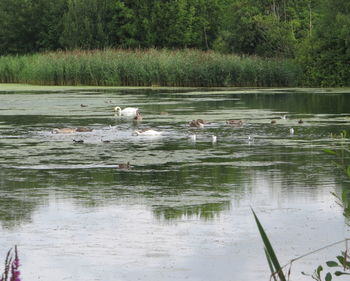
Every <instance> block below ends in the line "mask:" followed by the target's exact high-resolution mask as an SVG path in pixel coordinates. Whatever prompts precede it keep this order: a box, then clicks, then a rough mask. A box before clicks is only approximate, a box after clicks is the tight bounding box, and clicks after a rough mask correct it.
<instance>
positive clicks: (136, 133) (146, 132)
mask: <svg viewBox="0 0 350 281" xmlns="http://www.w3.org/2000/svg"><path fill="white" fill-rule="evenodd" d="M161 134H162V133H161V132H159V131H156V130H153V129H144V130H135V131H134V133H133V135H134V136H160V135H161Z"/></svg>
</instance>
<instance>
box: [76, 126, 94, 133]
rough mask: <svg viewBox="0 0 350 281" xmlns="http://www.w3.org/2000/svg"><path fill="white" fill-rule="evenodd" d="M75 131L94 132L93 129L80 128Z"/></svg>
mask: <svg viewBox="0 0 350 281" xmlns="http://www.w3.org/2000/svg"><path fill="white" fill-rule="evenodd" d="M75 131H76V132H79V133H84V132H92V131H93V130H92V129H91V128H86V127H79V128H76V129H75Z"/></svg>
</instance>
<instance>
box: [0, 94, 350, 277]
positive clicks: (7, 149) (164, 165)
mask: <svg viewBox="0 0 350 281" xmlns="http://www.w3.org/2000/svg"><path fill="white" fill-rule="evenodd" d="M0 100H1V103H0V224H1V229H2V230H3V231H5V232H6V233H7V234H6V237H7V238H5V240H4V239H2V240H1V239H0V245H1V244H4V243H7V242H8V241H10V240H11V235H13V234H14V233H19V234H20V235H23V237H24V238H23V239H24V240H25V239H26V238H28V241H31V243H32V245H34V246H32V248H31V247H30V246H28V245H27V244H26V243H25V242H22V243H23V244H24V245H23V247H24V248H25V247H27V248H28V249H30V250H33V251H34V249H33V247H35V251H39V252H40V251H42V252H45V250H44V249H45V247H47V248H49V249H53V248H52V246H49V244H50V241H51V240H52V239H58V240H57V241H59V242H58V244H59V246H58V248H60V249H58V248H57V249H56V248H54V249H53V253H54V255H57V256H63V257H64V260H60V261H58V262H57V260H56V259H55V258H54V257H53V256H50V259H53V260H54V261H53V262H52V263H50V262H49V261H48V262H47V267H48V268H50V267H51V268H52V266H53V264H55V262H57V263H58V264H59V268H64V266H67V261H68V260H69V259H70V258H71V255H70V253H69V251H68V252H67V250H61V248H62V249H64V248H67V247H68V248H69V247H71V244H70V241H69V239H68V237H67V239H63V238H60V237H58V236H57V234H56V233H55V231H58V232H59V233H60V234H61V235H62V234H63V235H68V234H67V233H69V234H70V235H72V236H73V237H75V238H76V239H77V240H78V237H79V236H80V235H81V236H82V237H86V240H87V241H88V243H90V244H92V245H95V246H91V248H85V247H83V246H82V242H77V245H78V246H77V247H78V248H74V247H72V248H71V249H72V251H73V252H74V254H73V256H76V257H81V256H82V255H85V254H86V259H87V260H85V261H84V262H83V263H82V264H81V263H80V262H79V261H77V260H74V262H75V263H76V264H78V265H81V267H79V266H78V268H80V269H82V268H84V267H86V266H91V264H93V261H92V260H93V258H92V257H95V256H94V254H93V253H94V251H97V252H98V253H100V255H97V256H96V257H97V258H101V257H107V258H110V259H111V264H110V266H105V267H104V266H102V267H99V269H97V271H99V270H100V272H107V274H112V272H113V274H112V275H115V274H116V273H115V271H113V270H112V269H111V268H110V267H112V266H113V265H114V264H115V263H117V264H119V265H120V263H119V259H120V260H123V259H124V260H129V261H130V264H129V267H130V270H127V269H125V271H124V273H125V276H123V274H121V275H118V274H120V273H118V274H117V276H119V277H120V280H135V279H133V278H134V277H137V278H141V279H143V280H171V279H172V280H180V279H184V277H185V276H184V275H183V274H180V273H179V272H180V271H177V270H175V272H176V273H175V272H174V270H170V269H169V268H170V267H171V265H170V264H169V262H164V261H162V262H161V261H160V260H159V257H165V256H166V257H169V259H170V260H171V258H170V257H173V255H172V254H169V251H175V250H174V249H178V246H179V245H181V247H183V248H181V250H180V251H179V254H175V255H174V259H175V261H174V260H173V264H176V265H177V266H180V265H179V264H182V265H183V264H185V263H186V261H185V260H186V258H185V257H187V258H188V259H189V260H190V261H187V262H189V264H190V265H191V266H193V270H194V271H195V272H197V274H198V276H199V275H200V276H202V274H200V273H199V272H198V271H199V270H198V268H200V267H203V264H200V266H198V267H196V261H194V260H196V258H195V257H198V255H199V254H200V253H201V254H203V255H202V256H203V258H201V259H200V260H201V262H203V263H204V264H208V256H209V257H212V256H211V254H209V251H212V252H214V253H216V254H218V255H223V256H224V255H227V253H225V254H223V252H226V250H222V247H223V245H225V249H231V250H232V253H236V254H237V256H239V255H238V252H239V251H243V250H240V249H241V248H239V247H240V246H239V247H238V246H237V245H245V246H246V247H247V248H248V249H249V250H248V252H250V253H251V255H250V256H249V257H247V260H248V258H250V259H251V258H252V255H253V252H254V251H255V252H256V248H254V249H253V248H252V246H249V245H247V244H249V242H247V240H245V239H248V238H249V237H250V238H251V237H252V235H253V234H254V235H255V234H257V232H256V229H255V226H254V224H250V223H248V222H247V221H249V219H250V218H251V214H250V211H249V206H250V205H254V206H255V207H256V208H257V209H258V210H259V208H260V210H261V209H262V210H265V212H268V213H271V214H272V215H274V216H275V219H271V220H272V221H271V222H267V228H269V227H270V228H271V229H275V231H276V232H274V233H275V237H274V238H275V239H278V237H284V236H283V235H284V234H283V233H284V232H285V230H286V229H288V231H290V233H291V234H290V235H291V236H293V235H294V236H295V235H300V236H302V235H304V234H299V233H298V231H299V232H301V230H300V228H301V227H302V226H301V224H302V223H308V226H309V225H310V226H309V227H310V228H311V227H314V228H316V227H317V226H315V223H316V221H317V214H316V210H318V211H320V210H322V212H323V211H324V212H325V213H326V215H325V218H326V217H327V219H328V218H331V219H330V220H334V219H335V218H337V216H338V215H339V214H340V213H341V211H339V210H338V209H336V208H335V207H332V208H333V209H332V210H331V211H329V210H328V209H327V208H329V206H333V205H332V204H335V203H334V202H335V199H334V197H332V195H331V194H330V192H331V191H334V192H338V193H341V192H339V191H341V188H342V186H343V185H344V183H343V181H342V180H340V178H339V177H338V176H337V174H336V173H335V167H334V165H333V164H332V163H331V160H332V157H331V156H330V155H327V154H325V153H323V152H322V149H324V148H327V147H329V145H330V144H331V143H332V141H333V140H332V139H331V138H330V133H338V132H339V131H340V130H343V129H349V127H350V109H349V108H348V107H347V105H348V104H350V95H348V94H346V93H332V94H329V93H320V92H316V91H314V92H313V91H312V90H307V91H300V90H299V91H295V90H287V89H286V90H279V89H277V90H262V91H259V90H249V91H248V90H242V91H215V92H203V91H193V90H191V91H185V90H183V91H182V92H179V91H174V90H173V91H172V90H168V91H165V90H138V91H131V90H123V91H116V90H96V91H92V92H87V91H86V92H84V91H79V92H78V91H68V92H66V93H59V94H57V93H38V94H36V93H30V94H29V93H25V94H21V93H11V94H0ZM81 104H84V105H86V106H84V107H81V106H80V105H81ZM117 105H118V106H121V107H125V106H136V107H139V108H140V109H141V112H142V114H143V116H144V119H143V121H141V122H138V123H134V122H132V121H130V120H127V119H123V118H118V117H115V116H114V113H113V108H114V107H115V106H117ZM164 112H166V114H164ZM283 115H286V116H287V118H286V119H282V118H281V116H283ZM198 118H201V119H204V120H206V121H207V122H208V123H207V124H206V125H205V127H204V128H203V129H196V128H190V127H189V126H188V122H189V121H191V120H193V119H198ZM229 119H239V120H243V125H242V126H230V125H228V124H226V120H229ZM300 119H303V121H304V122H303V123H302V124H299V123H298V121H299V120H300ZM271 120H276V123H275V124H271ZM57 127H72V128H75V127H90V128H92V129H93V131H92V132H86V133H75V134H52V129H53V128H57ZM145 128H154V129H157V130H159V131H161V132H162V135H161V136H160V137H157V138H147V137H138V136H134V135H133V131H134V130H135V129H145ZM290 128H293V129H294V134H293V135H291V134H290ZM193 134H195V135H196V140H195V141H193V140H192V141H191V138H190V136H192V135H193ZM212 135H215V136H217V142H216V143H214V144H213V142H212ZM73 140H82V141H83V142H82V143H75V142H74V141H73ZM105 141H108V142H105ZM127 162H130V164H131V168H130V169H128V170H123V169H118V168H117V167H118V163H127ZM273 210H277V211H278V212H282V213H283V212H285V213H283V214H281V215H276V214H275V213H273ZM288 210H292V211H288ZM296 214H301V215H302V216H303V215H306V216H310V217H309V219H308V221H307V222H305V221H303V220H302V221H300V218H299V219H298V218H296V217H294V216H296ZM309 214H311V215H309ZM286 217H288V219H292V220H293V219H294V220H295V221H296V223H295V224H296V225H298V226H296V227H295V229H294V230H293V229H289V228H288V227H286V226H285V225H283V222H284V219H285V218H286ZM111 218H113V222H112V221H111ZM325 220H326V219H325ZM56 221H57V222H58V221H59V222H60V224H62V225H65V228H64V229H61V226H57V225H56V223H57V222H56ZM265 222H266V221H265ZM45 223H46V224H47V226H45V225H41V224H45ZM111 223H112V224H113V225H114V226H115V228H116V229H118V231H117V233H118V235H120V236H121V237H122V238H121V240H118V239H116V238H115V237H114V234H112V232H109V231H112V230H111V229H110V225H109V224H111ZM331 223H332V224H334V229H337V228H341V227H343V222H341V220H340V222H339V221H338V220H337V221H332V222H331ZM183 224H185V225H186V226H184V225H183ZM274 224H277V227H275V226H274ZM318 224H319V222H317V223H316V225H318ZM91 225H94V226H91ZM178 225H180V226H178ZM177 227H180V229H178V228H177ZM182 227H184V229H186V230H184V229H182V230H181V228H182ZM211 227H215V230H212V228H211ZM95 228H100V229H101V231H99V230H97V229H95ZM216 228H217V229H216ZM67 229H68V230H67ZM102 229H105V230H106V231H105V232H104V231H102ZM219 229H224V231H220V230H219ZM276 229H277V230H276ZM39 230H40V231H42V232H43V233H46V234H47V235H48V238H43V237H42V235H41V234H39V233H38V232H39ZM84 230H86V233H87V234H84V233H83V232H84ZM172 230H174V231H176V233H178V234H179V233H180V237H184V240H186V239H187V240H186V241H182V240H181V241H180V238H179V237H177V238H170V240H168V242H167V243H168V244H169V247H171V249H172V250H169V249H168V248H166V247H167V246H165V245H162V242H161V241H165V240H167V239H169V237H172V236H171V235H170V232H171V231H172ZM65 231H66V232H67V233H66V232H65ZM94 231H96V232H97V233H99V235H100V236H98V235H96V236H95V234H94ZM130 231H133V232H132V234H133V235H134V236H135V237H136V238H137V239H140V241H141V240H142V239H143V237H142V233H151V232H152V233H155V232H156V233H157V231H159V233H158V234H157V236H156V237H157V239H155V238H151V237H148V236H147V235H146V237H148V238H145V239H146V240H147V239H149V241H152V242H149V244H148V246H147V245H141V246H140V245H139V244H138V243H141V242H135V241H134V240H133V239H131V237H133V236H130V237H129V239H128V237H127V236H126V235H127V234H126V233H130ZM182 231H183V232H182ZM293 231H294V232H293ZM184 233H185V234H184ZM208 233H209V234H208ZM308 233H312V229H309V232H305V235H308ZM338 234H339V235H340V236H341V235H342V232H341V231H340V232H335V233H333V236H337V235H338ZM89 235H90V236H89ZM206 235H208V237H209V238H208V239H209V240H210V241H211V242H212V243H213V244H212V245H211V246H207V248H205V249H206V250H205V249H204V250H201V249H200V246H201V245H203V244H201V243H200V242H203V243H204V242H205V238H204V237H206ZM279 235H280V236H279ZM310 235H311V234H310ZM110 236H113V237H110ZM272 236H274V234H272ZM276 236H277V237H276ZM333 236H332V237H333ZM92 237H95V238H92ZM215 237H219V238H217V239H218V241H220V242H215V241H217V240H215V239H216V238H215ZM330 237H331V236H330ZM110 238H111V239H112V242H111V244H112V245H113V246H114V247H118V249H119V250H120V252H119V253H118V255H117V254H116V253H115V252H113V254H110V253H108V250H107V249H108V248H109V246H108V245H105V244H106V241H107V240H108V239H110ZM136 238H135V239H136ZM40 239H42V241H43V242H39V241H41V240H40ZM82 239H83V238H82ZM106 239H107V240H106ZM171 239H174V240H171ZM177 239H179V240H177ZM197 239H198V241H197ZM231 239H233V240H234V242H232V241H231ZM290 239H292V238H290ZM175 240H176V241H175ZM316 240H317V241H316ZM113 241H114V242H113ZM121 241H123V243H125V244H123V243H122V242H121ZM213 241H214V242H213ZM305 241H309V240H308V239H307V238H306V240H305ZM258 242H259V241H257V242H256V243H258ZM316 242H317V243H318V244H322V242H324V239H323V238H322V237H318V239H315V243H316ZM186 243H188V244H186ZM232 243H233V244H232ZM90 244H89V245H90ZM168 244H166V245H168ZM170 244H171V245H170ZM185 244H186V245H185ZM127 245H131V247H133V250H130V249H129V248H128V246H127ZM254 245H258V244H254ZM303 245H304V246H305V244H303ZM89 247H90V246H89ZM138 247H139V249H138ZM158 247H159V248H161V249H160V250H159V252H157V251H156V250H152V249H157V248H158ZM236 247H238V248H239V249H238V248H236ZM249 247H251V248H249ZM300 248H302V246H301V247H300ZM145 252H146V253H145ZM192 252H193V253H194V252H195V254H193V255H192ZM232 253H231V254H230V255H228V256H229V258H230V259H231V260H232V263H233V262H234V261H236V262H237V264H238V260H237V259H236V258H234V257H232ZM45 254H46V255H47V253H45ZM293 254H294V253H286V254H285V255H286V257H291V255H293ZM115 256H118V258H117V259H118V262H117V261H115V263H113V262H112V260H113V258H115ZM134 256H136V257H138V258H145V257H147V258H148V259H147V260H149V261H152V262H155V264H158V265H159V264H160V265H163V266H165V267H166V268H167V269H169V271H168V272H170V273H169V276H172V277H169V276H164V275H161V276H158V275H157V276H158V277H156V278H155V276H156V274H154V272H153V271H152V272H153V273H152V274H153V275H152V274H150V275H147V276H148V277H147V278H142V274H141V273H140V272H141V271H140V272H138V269H140V268H141V264H139V263H137V262H135V261H134V260H133V257H134ZM190 257H191V258H190ZM32 259H35V260H36V261H37V262H38V264H40V262H42V259H40V258H34V257H33V256H31V257H30V260H32ZM90 259H91V260H90ZM202 259H204V260H202ZM220 260H221V261H222V264H225V265H227V266H228V267H227V268H225V267H224V266H222V265H218V264H217V266H218V267H219V268H222V272H223V273H222V276H225V278H223V279H222V280H226V279H227V280H229V279H228V277H227V276H228V275H230V274H232V272H231V270H233V268H231V267H230V265H228V262H227V261H226V262H225V261H223V259H220ZM262 260H263V257H262ZM263 261H264V260H263ZM28 262H29V261H28ZM120 262H121V261H120ZM256 262H257V261H256ZM33 263H34V261H33ZM33 263H30V264H31V266H33ZM135 263H137V264H136V265H135ZM132 264H134V265H132ZM230 264H231V263H230ZM257 264H258V265H257V267H258V268H259V270H260V272H264V273H265V269H267V268H265V265H261V268H260V267H259V266H260V263H259V262H257ZM188 267H189V266H188V265H187V267H186V268H188ZM28 268H29V267H28ZM34 268H37V269H38V270H42V268H40V266H38V265H34ZM39 268H40V269H39ZM69 268H70V267H69V266H68V268H67V270H68V271H69V270H70V269H69ZM228 268H229V269H228ZM238 269H239V268H237V267H236V270H238ZM27 270H28V269H27ZM186 270H190V269H186ZM191 270H192V269H191ZM267 271H268V270H267ZM44 272H45V270H44ZM72 272H74V269H72ZM131 272H138V273H137V274H136V273H135V274H133V273H131ZM204 272H207V271H206V270H204ZM224 272H225V274H228V275H225V274H224ZM29 273H30V272H29V270H28V274H29ZM207 273H208V272H207ZM31 274H32V276H37V275H35V274H37V272H32V273H31ZM71 274H72V276H74V279H79V278H80V279H79V280H84V279H82V278H83V277H79V278H77V277H76V274H74V273H71ZM244 274H246V273H244ZM244 274H243V273H242V275H239V276H240V278H239V279H240V280H245V279H244V278H243V276H245V275H244ZM252 274H253V276H255V277H256V280H258V279H263V278H262V275H263V274H262V273H260V275H259V273H256V272H255V273H252ZM92 275H93V276H95V277H94V278H95V279H96V278H99V277H98V276H99V275H98V274H92ZM248 275H249V274H248ZM58 276H60V279H61V280H62V277H63V276H65V275H64V274H63V273H62V272H60V274H58ZM126 276H127V277H126ZM208 276H211V275H209V274H208V275H207V277H205V274H204V277H203V276H202V277H203V279H202V280H214V279H215V278H214V279H208ZM231 276H232V275H231ZM257 276H258V277H257ZM85 277H87V276H85ZM85 277H84V278H85ZM90 277H91V276H89V278H90ZM175 277H176V278H178V279H176V278H175ZM33 278H34V277H33ZM67 278H69V277H67ZM247 278H248V279H246V280H249V278H252V275H249V277H247ZM58 280H59V279H58ZM85 280H86V279H85ZM96 280H98V279H96ZM192 280H194V279H193V278H192ZM251 280H253V279H251Z"/></svg>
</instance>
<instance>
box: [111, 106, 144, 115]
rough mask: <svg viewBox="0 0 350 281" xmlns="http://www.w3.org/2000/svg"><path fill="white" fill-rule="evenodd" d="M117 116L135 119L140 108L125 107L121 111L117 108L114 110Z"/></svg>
mask: <svg viewBox="0 0 350 281" xmlns="http://www.w3.org/2000/svg"><path fill="white" fill-rule="evenodd" d="M114 111H115V112H116V113H115V114H116V115H118V116H125V117H135V116H137V113H138V112H139V109H138V107H125V108H124V109H121V108H120V107H119V106H116V107H115V108H114Z"/></svg>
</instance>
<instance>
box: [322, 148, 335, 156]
mask: <svg viewBox="0 0 350 281" xmlns="http://www.w3.org/2000/svg"><path fill="white" fill-rule="evenodd" d="M323 151H324V152H326V153H328V154H332V155H336V154H337V153H336V152H335V151H334V150H331V149H328V148H327V149H324V150H323Z"/></svg>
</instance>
